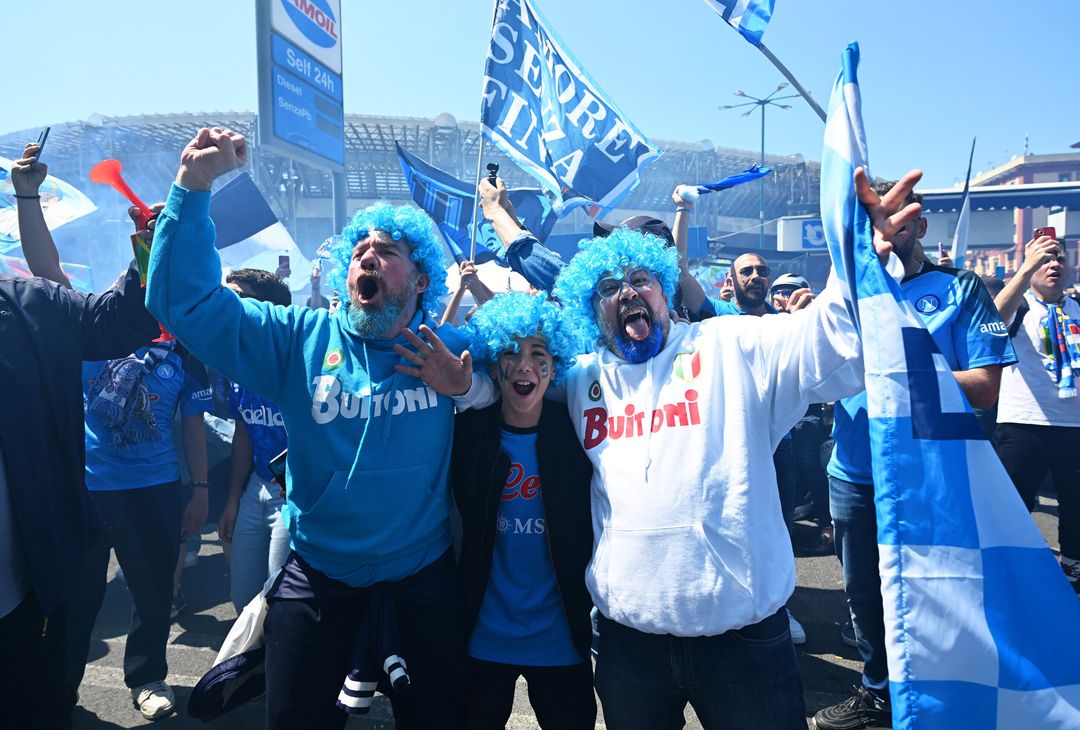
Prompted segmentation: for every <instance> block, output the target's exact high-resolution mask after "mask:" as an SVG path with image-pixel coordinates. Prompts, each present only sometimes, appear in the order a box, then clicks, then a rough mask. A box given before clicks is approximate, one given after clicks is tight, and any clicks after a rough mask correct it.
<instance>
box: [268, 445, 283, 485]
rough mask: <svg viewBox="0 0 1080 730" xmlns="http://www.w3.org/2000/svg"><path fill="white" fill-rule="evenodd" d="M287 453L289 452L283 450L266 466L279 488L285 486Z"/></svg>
mask: <svg viewBox="0 0 1080 730" xmlns="http://www.w3.org/2000/svg"><path fill="white" fill-rule="evenodd" d="M288 453H289V450H288V449H285V450H284V451H282V452H281V453H280V454H278V455H277V456H275V457H274V458H273V459H271V460H270V461H269V462H268V463H267V464H266V468H267V469H269V470H270V473H271V474H273V475H274V479H275V480H276V481H277V483H278V486H280V487H284V486H285V457H286V456H287V455H288Z"/></svg>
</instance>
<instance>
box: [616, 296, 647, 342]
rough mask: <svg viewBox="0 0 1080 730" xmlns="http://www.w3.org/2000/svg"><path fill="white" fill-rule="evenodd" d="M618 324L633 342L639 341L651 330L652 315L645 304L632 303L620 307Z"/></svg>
mask: <svg viewBox="0 0 1080 730" xmlns="http://www.w3.org/2000/svg"><path fill="white" fill-rule="evenodd" d="M619 324H620V326H621V327H622V329H623V331H624V332H626V336H627V337H629V338H630V339H631V340H634V341H635V342H641V341H642V340H644V339H645V338H647V337H648V336H649V332H650V331H652V316H651V315H650V313H649V309H648V307H646V306H645V305H643V304H640V303H632V304H628V305H626V306H625V307H621V308H620V310H619Z"/></svg>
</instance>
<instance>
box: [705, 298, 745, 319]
mask: <svg viewBox="0 0 1080 730" xmlns="http://www.w3.org/2000/svg"><path fill="white" fill-rule="evenodd" d="M729 314H742V312H740V311H739V308H738V307H736V306H735V305H734V304H732V303H731V302H725V301H724V300H723V299H714V298H712V297H710V296H709V295H705V301H704V302H702V303H701V308H700V309H698V311H697V316H698V319H709V318H711V317H726V316H728V315H729Z"/></svg>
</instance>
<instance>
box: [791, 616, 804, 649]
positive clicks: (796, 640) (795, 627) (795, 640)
mask: <svg viewBox="0 0 1080 730" xmlns="http://www.w3.org/2000/svg"><path fill="white" fill-rule="evenodd" d="M787 620H788V630H789V631H791V643H792V644H805V643H806V631H805V630H804V629H803V627H802V624H801V623H799V622H798V621H796V620H795V617H794V616H792V615H791V611H788V612H787Z"/></svg>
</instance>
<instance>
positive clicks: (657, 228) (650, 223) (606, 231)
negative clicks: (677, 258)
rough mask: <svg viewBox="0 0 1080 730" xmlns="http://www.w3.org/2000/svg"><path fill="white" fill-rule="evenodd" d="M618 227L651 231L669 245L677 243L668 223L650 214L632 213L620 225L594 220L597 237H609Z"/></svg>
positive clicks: (594, 231)
mask: <svg viewBox="0 0 1080 730" xmlns="http://www.w3.org/2000/svg"><path fill="white" fill-rule="evenodd" d="M616 228H629V229H630V230H631V231H640V232H642V233H651V234H652V235H654V236H656V237H658V238H661V239H663V240H664V241H665V242H666V243H667V245H669V246H674V245H675V236H673V235H671V229H670V228H668V226H667V223H664V221H662V220H660V219H659V218H653V217H652V216H650V215H632V216H630V217H629V218H627V219H626V220H624V221H623V222H622V223H619V224H618V225H615V224H614V223H605V222H603V221H593V235H594V236H596V237H597V238H607V237H608V236H610V235H611V232H612V231H614V230H615V229H616Z"/></svg>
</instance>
